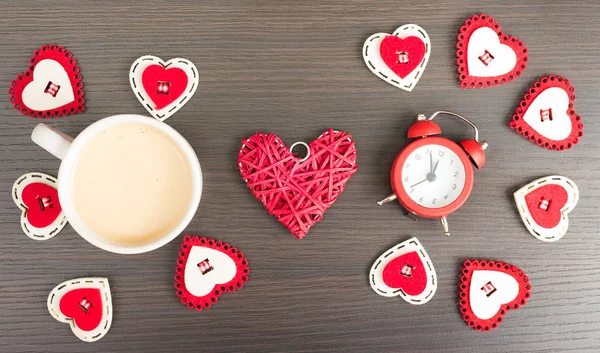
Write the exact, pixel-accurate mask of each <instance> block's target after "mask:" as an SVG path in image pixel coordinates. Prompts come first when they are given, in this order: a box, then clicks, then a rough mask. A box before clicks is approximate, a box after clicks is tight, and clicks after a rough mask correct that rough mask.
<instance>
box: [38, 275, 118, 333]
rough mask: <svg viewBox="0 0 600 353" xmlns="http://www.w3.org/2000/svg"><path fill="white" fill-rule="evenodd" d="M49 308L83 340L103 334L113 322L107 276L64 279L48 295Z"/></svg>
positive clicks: (57, 318) (56, 317) (52, 313)
mask: <svg viewBox="0 0 600 353" xmlns="http://www.w3.org/2000/svg"><path fill="white" fill-rule="evenodd" d="M47 305H48V311H49V312H50V314H51V315H52V316H53V317H54V318H55V319H56V320H58V321H60V322H64V323H66V324H69V326H70V327H71V330H72V331H73V333H74V334H75V336H77V337H78V338H79V339H81V340H82V341H86V342H94V341H97V340H99V339H100V338H102V337H104V335H106V333H107V332H108V330H109V329H110V325H111V323H112V298H111V294H110V286H109V284H108V279H106V278H100V277H87V278H75V279H72V280H68V281H65V282H63V283H61V284H59V285H57V286H56V287H54V289H53V290H52V291H51V292H50V294H49V295H48V302H47Z"/></svg>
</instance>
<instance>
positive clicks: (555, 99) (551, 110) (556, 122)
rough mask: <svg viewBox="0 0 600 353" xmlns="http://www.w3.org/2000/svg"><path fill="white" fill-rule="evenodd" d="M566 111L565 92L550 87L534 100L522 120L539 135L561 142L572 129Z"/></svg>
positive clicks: (567, 102)
mask: <svg viewBox="0 0 600 353" xmlns="http://www.w3.org/2000/svg"><path fill="white" fill-rule="evenodd" d="M568 109H569V95H568V94H567V92H565V90H564V89H562V88H559V87H550V88H547V89H546V90H544V91H543V92H542V93H540V95H539V96H537V97H536V98H535V100H534V101H533V102H532V103H531V105H530V106H529V108H528V109H527V111H526V112H525V115H523V120H524V121H525V122H526V123H527V124H529V125H530V126H531V127H532V128H533V129H534V130H535V131H537V132H538V133H539V134H540V135H542V136H545V137H546V138H548V139H550V140H556V141H561V140H564V139H566V138H567V137H569V135H570V134H571V129H572V128H573V126H572V123H571V118H570V117H569V115H568V114H567V110H568Z"/></svg>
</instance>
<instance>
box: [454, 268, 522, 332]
mask: <svg viewBox="0 0 600 353" xmlns="http://www.w3.org/2000/svg"><path fill="white" fill-rule="evenodd" d="M511 278H512V279H511ZM460 282H461V283H460V293H459V295H460V302H459V305H460V312H461V314H462V317H463V320H465V322H466V323H467V324H468V325H469V326H471V327H472V328H474V329H475V330H477V331H480V330H483V331H489V330H491V329H495V328H496V327H498V325H499V324H500V323H501V322H502V321H503V316H504V315H505V314H506V313H507V312H508V311H509V310H511V309H512V310H517V309H519V307H521V306H524V305H525V304H526V303H527V300H528V299H529V298H530V297H531V293H530V289H531V283H530V282H529V278H528V277H527V275H525V273H524V272H523V271H522V270H520V269H519V268H517V267H516V266H513V265H511V264H507V263H503V262H499V261H497V262H494V261H485V260H465V261H464V263H463V269H462V276H461V280H460ZM503 299H504V300H503ZM475 306H476V307H475ZM477 313H479V315H480V316H483V315H482V314H485V317H479V316H477Z"/></svg>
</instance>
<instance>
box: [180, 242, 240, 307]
mask: <svg viewBox="0 0 600 353" xmlns="http://www.w3.org/2000/svg"><path fill="white" fill-rule="evenodd" d="M175 271H176V273H175V288H176V289H177V296H178V297H179V298H181V303H182V304H185V305H187V306H188V307H189V308H191V309H196V310H202V309H208V308H210V306H211V305H213V304H215V303H216V302H217V298H218V297H219V296H220V295H221V294H223V293H225V292H228V291H229V292H235V291H236V290H238V289H241V288H242V286H243V285H244V283H246V282H247V281H248V273H250V269H249V268H248V260H246V258H245V257H244V254H243V253H242V252H240V251H238V250H237V249H236V248H234V247H232V246H231V245H229V244H227V243H223V242H221V241H218V240H214V239H209V238H204V237H202V238H200V237H192V236H189V235H186V236H185V237H184V238H183V243H182V244H181V251H180V252H179V259H178V260H177V268H176V270H175Z"/></svg>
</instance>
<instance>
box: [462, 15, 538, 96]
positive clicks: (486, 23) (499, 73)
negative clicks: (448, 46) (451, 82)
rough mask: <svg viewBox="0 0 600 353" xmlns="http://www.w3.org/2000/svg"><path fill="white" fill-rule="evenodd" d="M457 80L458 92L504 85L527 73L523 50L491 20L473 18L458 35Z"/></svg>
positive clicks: (466, 22) (522, 47) (518, 43)
mask: <svg viewBox="0 0 600 353" xmlns="http://www.w3.org/2000/svg"><path fill="white" fill-rule="evenodd" d="M456 47H457V51H456V56H457V57H458V58H457V60H456V63H457V64H458V78H459V79H460V82H461V83H460V86H461V87H462V88H484V87H490V86H496V85H498V84H502V83H507V82H510V81H512V80H514V79H515V78H517V77H518V76H520V75H521V74H522V73H523V71H525V70H526V69H527V61H528V60H529V58H528V56H527V52H528V50H527V47H525V45H524V44H523V42H522V41H520V40H518V39H517V38H515V37H511V36H508V35H506V34H504V33H503V32H502V31H501V30H500V24H498V23H497V22H496V21H495V20H494V19H493V18H492V17H490V16H488V15H486V14H481V15H474V16H473V17H471V18H470V19H468V20H466V21H465V24H464V25H463V26H462V27H461V28H460V31H459V32H458V43H457V44H456Z"/></svg>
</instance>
